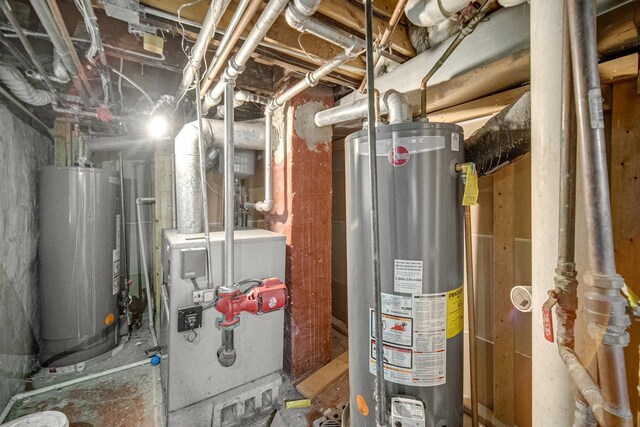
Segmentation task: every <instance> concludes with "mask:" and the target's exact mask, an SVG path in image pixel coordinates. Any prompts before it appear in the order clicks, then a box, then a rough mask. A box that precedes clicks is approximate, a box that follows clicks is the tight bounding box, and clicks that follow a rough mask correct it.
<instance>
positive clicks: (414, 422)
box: [391, 396, 426, 427]
mask: <svg viewBox="0 0 640 427" xmlns="http://www.w3.org/2000/svg"><path fill="white" fill-rule="evenodd" d="M425 425H426V424H425V416H424V404H423V403H422V401H420V400H417V399H412V398H408V397H400V396H396V397H393V398H391V426H393V427H425Z"/></svg>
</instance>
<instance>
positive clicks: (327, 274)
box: [265, 87, 333, 379]
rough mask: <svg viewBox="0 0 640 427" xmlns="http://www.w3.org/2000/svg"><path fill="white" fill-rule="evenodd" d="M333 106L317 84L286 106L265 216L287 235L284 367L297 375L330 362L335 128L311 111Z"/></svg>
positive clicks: (272, 225)
mask: <svg viewBox="0 0 640 427" xmlns="http://www.w3.org/2000/svg"><path fill="white" fill-rule="evenodd" d="M331 106H333V95H332V93H331V91H330V90H328V89H327V88H322V87H318V88H311V89H308V90H306V91H305V92H303V93H302V94H300V95H298V96H296V97H295V98H294V99H292V100H291V102H290V104H289V106H288V107H285V110H284V126H280V129H279V130H280V132H279V133H280V135H279V140H278V142H277V147H276V152H275V153H274V160H273V197H274V207H273V209H272V210H271V212H270V213H269V214H268V215H266V216H265V220H266V222H267V224H268V227H269V229H270V230H272V231H275V232H278V233H282V234H285V235H286V236H287V265H286V282H287V286H288V288H289V292H290V295H291V301H290V305H289V308H288V309H287V312H286V317H285V339H284V340H285V348H284V365H285V370H286V371H287V372H288V373H289V374H290V375H291V376H292V377H293V378H294V379H296V378H301V377H303V376H305V375H307V374H309V373H311V372H313V371H314V370H316V369H318V368H319V367H321V366H323V365H324V364H326V363H327V362H329V360H331V131H330V130H329V129H320V130H318V129H317V128H315V125H313V112H314V111H318V110H321V109H324V108H328V107H331ZM277 122H278V120H277V118H276V120H274V123H277ZM276 126H277V125H276Z"/></svg>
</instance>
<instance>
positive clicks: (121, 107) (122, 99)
mask: <svg viewBox="0 0 640 427" xmlns="http://www.w3.org/2000/svg"><path fill="white" fill-rule="evenodd" d="M123 65H124V59H122V58H120V73H122V66H123ZM118 93H119V94H120V114H121V115H122V114H124V97H123V96H122V75H119V76H118Z"/></svg>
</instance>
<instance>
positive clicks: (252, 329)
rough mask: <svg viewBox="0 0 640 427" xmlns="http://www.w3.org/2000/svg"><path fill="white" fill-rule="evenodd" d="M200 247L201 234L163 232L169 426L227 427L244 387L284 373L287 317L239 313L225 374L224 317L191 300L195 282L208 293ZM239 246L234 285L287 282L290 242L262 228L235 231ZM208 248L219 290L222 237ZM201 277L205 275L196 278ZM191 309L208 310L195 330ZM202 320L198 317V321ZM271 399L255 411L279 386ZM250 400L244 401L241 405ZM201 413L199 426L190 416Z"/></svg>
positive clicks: (161, 336) (215, 237) (164, 383)
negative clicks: (232, 358)
mask: <svg viewBox="0 0 640 427" xmlns="http://www.w3.org/2000/svg"><path fill="white" fill-rule="evenodd" d="M203 245H204V236H203V235H202V234H199V235H180V234H178V233H177V231H176V230H164V231H163V240H162V269H163V277H164V284H163V304H164V307H163V308H162V309H161V310H158V311H159V314H160V315H161V319H160V330H159V340H160V345H161V346H162V347H163V351H165V349H166V351H167V353H168V356H169V357H168V359H167V360H166V362H165V361H164V360H163V362H162V363H161V365H160V367H161V372H162V386H163V391H164V394H165V399H164V402H165V404H166V408H167V414H166V415H167V424H168V426H170V427H171V426H183V425H207V426H209V425H213V426H219V425H227V424H225V423H221V421H220V416H221V415H220V414H221V412H222V410H224V409H225V407H226V406H227V405H228V404H229V402H236V401H240V400H239V399H240V398H241V397H242V396H244V395H245V394H246V391H244V392H241V391H239V390H243V389H246V388H247V387H248V386H247V383H251V384H252V386H251V388H255V387H257V386H256V384H261V381H263V380H264V379H265V378H271V377H273V375H274V373H277V372H279V371H281V370H282V359H283V335H284V311H276V312H272V313H267V314H263V315H260V316H256V315H253V314H249V313H242V314H241V315H240V324H239V325H238V327H237V328H235V329H234V333H235V347H236V350H237V360H236V362H235V364H234V365H233V366H231V367H228V368H225V367H222V366H221V365H220V363H219V362H218V358H217V350H218V348H219V347H220V345H221V344H222V332H221V331H220V330H219V329H218V328H217V327H216V319H217V318H219V317H220V315H221V314H220V313H219V312H218V311H216V309H215V308H214V307H210V308H206V307H207V306H209V305H210V302H205V301H203V302H202V303H201V305H199V303H198V302H194V286H193V285H194V284H193V280H195V282H196V285H197V286H198V287H199V288H200V289H201V290H205V289H207V288H206V285H207V277H206V274H205V273H204V272H205V271H206V270H203V269H204V268H205V265H206V256H205V253H206V252H205V250H204V248H203ZM234 246H235V251H234V255H235V256H234V262H235V282H236V283H237V282H239V281H241V280H244V279H264V278H268V277H277V278H279V279H280V280H282V281H284V280H285V250H286V243H285V236H283V235H281V234H277V233H273V232H270V231H267V230H259V229H248V230H236V232H235V245H234ZM210 248H211V256H212V263H213V272H212V281H213V284H214V286H219V285H221V284H222V283H223V267H224V266H223V263H224V232H214V233H210ZM199 274H202V276H199V277H195V278H194V277H192V276H197V275H199ZM194 307H203V308H204V311H202V312H201V313H202V314H201V316H202V317H201V321H202V325H201V326H200V325H198V326H199V327H197V328H196V327H195V326H196V325H193V327H192V323H190V318H189V316H190V315H192V314H193V313H195V311H194ZM199 320H200V319H199V318H197V317H196V318H195V322H198V321H199ZM185 325H187V326H185ZM194 331H195V333H194ZM276 375H279V374H276ZM271 383H272V384H276V383H273V381H271ZM278 386H279V382H277V385H276V387H278ZM265 387H267V386H266V385H265ZM236 391H238V392H237V393H236ZM234 393H235V394H234ZM243 393H244V394H243ZM267 395H268V396H269V398H268V399H266V400H267V401H268V402H266V404H265V403H263V402H265V398H264V397H263V395H262V393H260V394H259V395H258V396H257V397H256V398H255V399H254V400H255V407H256V408H255V412H256V413H258V412H259V413H263V412H264V411H270V410H271V409H268V408H267V407H268V406H271V405H273V403H274V401H275V399H276V398H277V396H278V393H277V388H276V389H273V387H272V390H271V391H269V392H268V393H267ZM246 399H247V397H244V398H243V399H242V402H243V405H242V406H244V402H245V400H246ZM259 406H260V408H259ZM196 410H197V411H198V414H199V415H198V417H199V418H198V420H197V422H196V421H194V418H193V417H194V411H196ZM238 423H240V424H238ZM238 423H234V424H233V425H242V424H241V423H242V420H241V419H240V418H238Z"/></svg>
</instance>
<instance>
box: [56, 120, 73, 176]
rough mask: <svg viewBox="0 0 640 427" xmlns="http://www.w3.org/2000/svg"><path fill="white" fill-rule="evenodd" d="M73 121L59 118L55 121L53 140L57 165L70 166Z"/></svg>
mask: <svg viewBox="0 0 640 427" xmlns="http://www.w3.org/2000/svg"><path fill="white" fill-rule="evenodd" d="M71 133H72V131H71V123H69V121H68V120H66V119H61V118H57V119H56V120H55V121H54V122H53V142H54V151H55V165H56V166H69V165H70V163H69V159H70V158H71V153H70V152H69V151H70V147H71Z"/></svg>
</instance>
